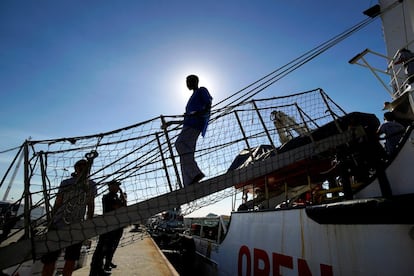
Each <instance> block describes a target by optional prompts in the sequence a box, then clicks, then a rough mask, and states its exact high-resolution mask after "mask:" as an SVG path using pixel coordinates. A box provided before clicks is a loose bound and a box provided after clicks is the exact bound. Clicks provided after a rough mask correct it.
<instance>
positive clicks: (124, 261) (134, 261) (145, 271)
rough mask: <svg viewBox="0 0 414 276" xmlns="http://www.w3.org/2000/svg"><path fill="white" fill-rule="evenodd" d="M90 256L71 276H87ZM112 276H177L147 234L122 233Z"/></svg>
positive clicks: (90, 255) (89, 255)
mask: <svg viewBox="0 0 414 276" xmlns="http://www.w3.org/2000/svg"><path fill="white" fill-rule="evenodd" d="M92 254H93V252H91V254H88V255H87V259H86V260H85V262H84V266H83V267H82V268H79V269H77V270H75V271H74V273H73V274H72V275H73V276H88V275H89V270H90V263H91V259H92ZM113 263H115V264H116V265H117V267H116V268H113V269H112V271H111V272H112V273H111V275H112V276H124V275H131V276H144V275H145V276H147V275H154V276H178V275H179V274H178V272H177V271H176V270H175V268H174V267H173V266H172V265H171V263H170V262H169V261H168V259H167V258H166V257H165V256H164V254H163V253H162V252H161V250H160V249H159V247H158V246H157V244H156V243H155V242H154V240H153V239H152V238H151V236H149V235H148V234H140V235H130V234H129V233H128V232H125V233H124V237H123V239H122V240H121V243H120V246H118V249H117V250H116V252H115V255H114V259H113Z"/></svg>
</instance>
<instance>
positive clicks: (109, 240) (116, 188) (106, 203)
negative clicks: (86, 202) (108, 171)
mask: <svg viewBox="0 0 414 276" xmlns="http://www.w3.org/2000/svg"><path fill="white" fill-rule="evenodd" d="M120 185H121V182H119V181H116V180H112V181H110V182H109V183H108V189H109V192H108V193H107V194H105V195H103V196H102V207H103V213H108V212H111V211H114V210H116V209H118V208H121V207H125V206H126V199H125V196H124V193H123V192H122V190H121V188H120ZM118 192H119V195H118ZM123 230H124V229H123V228H122V227H121V228H118V229H116V230H113V231H110V232H107V233H104V234H102V235H100V236H99V240H98V244H97V245H96V249H95V252H94V253H93V256H92V262H91V270H90V272H89V275H90V276H92V275H93V276H95V275H107V274H110V273H111V269H112V268H116V267H117V266H116V265H115V264H114V263H113V262H112V258H113V256H114V254H115V251H116V249H117V247H118V244H119V241H120V239H121V237H122V234H123Z"/></svg>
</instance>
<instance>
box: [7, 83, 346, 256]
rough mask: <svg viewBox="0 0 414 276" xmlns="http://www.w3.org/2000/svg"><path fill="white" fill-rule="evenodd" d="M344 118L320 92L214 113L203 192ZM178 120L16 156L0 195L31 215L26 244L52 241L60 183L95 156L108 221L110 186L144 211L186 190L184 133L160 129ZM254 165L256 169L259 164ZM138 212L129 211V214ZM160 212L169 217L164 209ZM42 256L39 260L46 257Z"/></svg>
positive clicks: (193, 205) (201, 149)
mask: <svg viewBox="0 0 414 276" xmlns="http://www.w3.org/2000/svg"><path fill="white" fill-rule="evenodd" d="M344 114H345V112H344V111H343V110H342V109H341V108H340V107H339V106H338V105H336V104H335V103H334V102H333V101H332V100H331V99H330V98H329V97H328V96H327V95H326V94H325V92H324V91H322V90H321V89H316V90H311V91H306V92H302V93H297V94H294V95H289V96H283V97H274V98H268V99H259V100H250V101H248V102H243V103H240V104H237V105H233V106H227V107H226V108H221V109H215V110H213V111H212V115H211V118H210V124H209V126H208V130H207V134H206V136H205V137H200V138H199V139H198V143H197V150H196V153H195V157H196V161H197V163H198V165H199V167H200V168H201V170H202V171H203V172H204V174H205V175H206V178H205V179H203V181H202V182H201V183H200V184H198V185H203V182H205V181H208V180H209V179H212V178H214V177H217V176H220V175H226V173H228V172H229V169H230V167H231V165H232V164H233V162H234V161H235V159H236V158H237V157H238V155H239V154H240V153H241V152H242V151H243V150H247V151H248V152H252V151H253V149H255V148H257V147H259V146H261V145H267V146H269V147H270V148H272V149H273V150H274V151H275V152H277V151H278V149H280V148H281V146H282V145H283V144H284V143H286V142H287V141H289V140H292V139H293V138H295V137H299V136H306V135H308V134H309V133H310V132H311V131H312V130H315V129H316V128H318V127H319V126H322V125H324V124H326V123H328V122H330V121H332V120H333V119H335V118H338V116H343V115H344ZM177 119H181V116H160V117H157V118H153V119H150V120H147V121H145V122H140V123H138V124H135V125H132V126H128V127H125V128H122V129H118V130H114V131H111V132H107V133H100V134H96V135H89V136H82V137H70V138H59V139H51V140H41V141H31V140H28V141H25V142H24V144H23V145H22V147H21V148H20V149H16V151H18V154H16V157H15V158H14V160H13V162H12V165H11V166H10V167H9V168H8V170H6V172H5V174H4V176H3V178H2V182H1V186H0V192H2V193H4V194H6V193H7V196H6V197H7V199H9V198H11V197H13V198H14V200H13V202H14V204H15V205H20V209H24V212H22V211H20V214H21V215H20V216H21V219H19V220H18V221H17V225H19V224H21V225H20V226H21V230H20V232H21V234H20V236H19V237H20V239H31V238H34V237H37V236H42V235H44V234H45V233H46V229H47V226H48V225H49V223H50V220H51V219H52V216H53V213H52V206H53V204H54V201H55V198H56V194H57V191H58V187H59V185H60V183H61V182H62V181H63V180H64V179H67V178H69V177H70V176H71V174H72V173H73V171H74V169H73V166H74V164H75V163H76V161H78V160H79V159H84V158H85V156H90V154H94V153H97V156H96V157H95V156H93V157H94V158H90V160H91V168H90V176H89V179H91V180H93V181H94V182H96V184H97V195H96V198H95V214H96V215H97V216H99V215H101V214H102V200H101V199H102V195H103V194H105V193H107V191H108V185H107V183H108V182H109V181H111V180H117V181H120V182H121V186H120V187H121V189H122V191H123V192H124V193H126V195H127V205H128V206H133V205H134V204H138V203H141V205H139V206H140V208H142V206H145V205H143V203H145V202H146V201H148V200H150V199H153V198H156V197H159V196H162V195H165V194H169V193H171V194H173V193H172V192H174V191H178V190H180V189H182V184H181V183H182V181H181V175H180V174H181V173H180V159H179V157H178V154H177V152H176V150H175V147H174V141H175V139H176V137H177V136H178V134H179V133H180V131H181V126H177V125H172V126H170V127H169V128H168V129H166V130H163V129H161V127H160V126H161V125H162V122H163V121H171V120H177ZM9 153H10V152H8V154H9ZM25 153H26V155H25V157H24V158H23V159H24V161H25V162H24V163H23V164H24V166H22V168H20V169H19V166H20V162H19V161H18V160H19V158H18V156H23V155H24V154H25ZM253 158H254V157H253ZM251 161H253V163H254V161H255V160H251ZM233 169H234V168H233ZM11 182H13V184H12V186H11V185H10V184H9V186H8V187H6V185H5V184H7V183H11ZM236 184H238V183H234V185H232V186H231V187H227V188H226V189H222V190H220V191H218V192H214V193H212V194H209V195H207V196H205V197H202V198H198V199H196V200H191V197H189V199H188V200H186V202H185V204H183V205H181V206H177V207H180V208H181V212H182V214H183V215H188V214H191V213H192V212H193V211H195V210H197V209H199V208H202V207H205V206H207V205H211V204H214V203H215V202H218V201H221V200H223V199H225V198H228V197H231V196H235V195H236V194H237V193H240V192H242V191H243V187H240V185H239V186H238V187H237V188H235V185H236ZM304 184H306V183H304ZM10 187H11V188H10ZM177 195H178V194H177ZM16 199H17V200H16ZM131 210H132V209H128V212H131ZM158 210H159V211H160V212H161V211H164V210H163V207H162V206H160V208H159V209H158ZM152 215H155V214H152ZM148 218H149V217H147V218H142V220H143V221H145V219H148ZM23 221H24V222H23ZM86 222H87V221H85V222H83V223H80V224H79V225H80V227H81V228H82V231H83V233H86V232H87V231H88V229H86V227H94V228H99V227H100V226H99V225H96V224H90V223H89V224H88V223H86ZM141 222H142V221H137V222H136V223H141ZM133 223H135V222H134V221H127V222H125V221H120V220H119V219H118V220H116V219H114V220H111V221H110V222H109V223H107V225H110V227H106V228H105V227H104V230H102V229H100V230H99V231H95V232H94V231H92V232H91V233H92V234H83V236H80V237H77V235H76V234H75V237H74V239H75V240H82V239H84V238H85V237H87V236H91V235H93V234H94V233H95V234H96V233H102V232H105V231H109V230H111V229H114V228H116V227H119V226H125V224H130V225H131V224H133ZM79 225H77V227H79ZM69 227H70V226H69ZM84 228H85V229H84ZM100 228H102V227H100ZM33 229H36V231H33ZM39 229H40V230H39ZM94 230H96V229H94ZM18 232H19V231H18ZM14 234H16V233H15V232H14ZM66 242H67V243H70V241H66ZM67 243H66V244H65V243H64V242H63V241H62V242H58V245H56V246H55V247H58V248H63V247H64V246H67ZM4 245H5V243H3V244H2V246H4ZM121 245H122V242H121ZM36 254H37V255H38V254H40V253H39V250H38V251H37V253H36ZM37 255H36V256H37Z"/></svg>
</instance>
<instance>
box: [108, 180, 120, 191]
mask: <svg viewBox="0 0 414 276" xmlns="http://www.w3.org/2000/svg"><path fill="white" fill-rule="evenodd" d="M119 186H121V182H119V181H117V180H112V181H110V182H109V183H108V188H109V191H111V192H114V193H117V192H118V191H119Z"/></svg>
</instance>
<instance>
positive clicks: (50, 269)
mask: <svg viewBox="0 0 414 276" xmlns="http://www.w3.org/2000/svg"><path fill="white" fill-rule="evenodd" d="M54 272H55V263H54V262H53V263H47V264H43V269H42V276H53V273H54Z"/></svg>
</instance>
